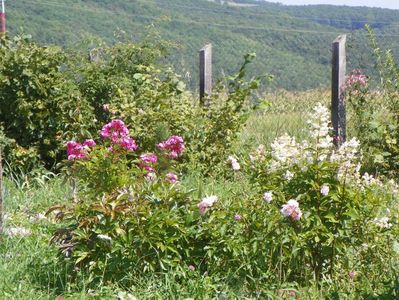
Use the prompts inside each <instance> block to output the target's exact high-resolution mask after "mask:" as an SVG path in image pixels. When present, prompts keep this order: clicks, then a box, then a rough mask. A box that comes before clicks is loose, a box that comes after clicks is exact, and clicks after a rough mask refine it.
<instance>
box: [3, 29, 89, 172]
mask: <svg viewBox="0 0 399 300" xmlns="http://www.w3.org/2000/svg"><path fill="white" fill-rule="evenodd" d="M0 42H1V48H0V104H1V105H0V106H1V108H0V122H1V126H2V128H3V130H2V131H3V133H4V136H5V137H7V139H8V142H7V143H6V144H5V154H6V157H7V159H8V160H9V162H10V163H11V164H12V167H13V169H17V170H18V169H19V168H20V169H22V171H23V172H24V170H25V171H29V170H30V169H32V168H34V167H36V166H37V164H38V163H39V162H40V163H43V164H44V165H45V166H46V167H51V166H53V164H54V163H55V162H56V161H57V159H59V158H60V156H61V155H62V153H61V149H62V148H63V143H64V141H65V139H68V138H72V137H74V136H79V135H86V134H88V131H89V129H90V126H91V125H90V124H91V123H90V122H89V120H90V121H91V120H92V119H93V118H94V114H93V111H92V109H91V107H90V106H89V105H88V104H87V102H86V101H84V99H82V97H81V94H80V93H79V90H77V88H76V86H75V84H74V83H73V82H72V81H71V80H70V79H68V78H67V77H66V76H65V75H64V72H63V71H62V69H63V68H65V66H66V63H67V56H66V55H65V54H64V53H63V51H62V49H61V48H59V47H54V46H49V47H43V46H39V45H37V44H35V43H31V42H29V40H28V37H26V36H21V37H16V38H14V39H8V38H5V37H2V38H1V40H0Z"/></svg>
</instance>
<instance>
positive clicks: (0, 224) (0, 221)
mask: <svg viewBox="0 0 399 300" xmlns="http://www.w3.org/2000/svg"><path fill="white" fill-rule="evenodd" d="M3 208H4V206H3V153H2V149H1V146H0V234H3V232H4V210H3Z"/></svg>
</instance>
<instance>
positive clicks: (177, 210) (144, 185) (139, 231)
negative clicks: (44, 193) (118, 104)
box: [49, 119, 199, 279]
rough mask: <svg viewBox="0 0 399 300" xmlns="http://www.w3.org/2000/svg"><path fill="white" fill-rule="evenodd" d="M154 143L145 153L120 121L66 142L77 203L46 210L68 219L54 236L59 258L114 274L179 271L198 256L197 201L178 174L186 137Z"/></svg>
mask: <svg viewBox="0 0 399 300" xmlns="http://www.w3.org/2000/svg"><path fill="white" fill-rule="evenodd" d="M155 146H156V145H154V152H144V153H140V143H139V141H136V140H135V139H134V131H129V130H128V128H127V126H126V125H125V123H124V122H123V121H122V120H118V119H115V120H112V121H111V122H109V123H108V124H106V125H104V126H103V127H102V129H101V131H100V133H99V139H98V140H96V141H94V140H86V141H85V142H83V143H79V142H76V141H70V142H68V143H67V147H66V148H67V149H66V150H67V158H68V164H67V165H68V168H69V172H70V175H71V176H72V178H74V180H75V182H76V185H77V192H76V194H75V195H74V201H72V202H70V203H62V204H60V205H56V206H54V207H52V208H51V209H50V210H49V212H51V211H53V210H57V212H58V214H57V216H58V217H59V220H60V222H61V223H62V224H63V226H62V228H61V229H59V230H57V231H56V232H55V233H54V235H53V241H54V242H55V243H56V244H57V245H58V246H59V249H60V258H62V259H65V258H66V259H67V260H71V261H73V263H74V264H76V265H77V266H79V267H82V268H85V269H86V268H87V269H88V270H90V272H91V273H92V274H97V275H101V274H103V275H104V274H105V276H106V277H107V278H110V279H111V278H116V277H118V276H117V274H120V275H121V276H123V274H125V273H124V272H125V270H126V269H128V268H134V270H137V271H142V272H147V271H159V270H162V269H164V268H166V267H168V268H169V267H175V268H178V267H180V266H181V264H180V261H182V260H184V257H185V256H187V255H188V254H189V253H191V252H193V253H194V251H193V247H194V245H195V243H194V241H193V239H194V236H193V232H191V231H188V230H187V224H188V223H187V222H189V223H190V221H189V220H188V219H187V218H192V219H195V218H199V212H198V211H197V210H190V207H191V206H194V205H191V204H190V202H189V198H188V194H187V193H186V192H185V191H183V190H182V189H181V187H180V185H179V181H178V175H177V174H176V173H175V171H173V170H174V167H175V165H176V160H175V159H176V158H178V156H180V155H182V154H183V151H184V149H185V143H184V140H183V138H182V137H180V136H172V137H170V138H169V139H167V140H166V141H163V142H160V143H159V144H158V146H157V147H155ZM195 216H197V217H195ZM115 276H116V277H115ZM118 278H119V277H118Z"/></svg>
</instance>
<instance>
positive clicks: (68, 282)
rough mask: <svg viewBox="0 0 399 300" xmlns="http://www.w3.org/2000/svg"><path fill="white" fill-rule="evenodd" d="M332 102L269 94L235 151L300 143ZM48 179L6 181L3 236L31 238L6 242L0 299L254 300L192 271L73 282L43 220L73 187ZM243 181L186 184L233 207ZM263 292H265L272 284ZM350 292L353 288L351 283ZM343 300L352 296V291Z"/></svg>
mask: <svg viewBox="0 0 399 300" xmlns="http://www.w3.org/2000/svg"><path fill="white" fill-rule="evenodd" d="M329 97H330V96H329V93H328V92H326V91H312V92H301V93H286V92H277V93H274V94H270V95H268V96H267V97H266V99H267V100H269V101H270V102H271V103H272V105H271V106H270V107H269V108H268V109H266V110H264V111H257V112H255V113H254V114H253V115H251V116H250V118H249V120H248V123H247V125H246V128H245V129H244V131H243V132H242V133H241V136H240V141H239V143H238V146H237V150H238V152H240V151H242V152H243V153H245V151H247V150H248V149H250V148H253V147H256V146H258V145H259V144H265V145H269V144H270V142H271V141H272V140H273V139H274V138H276V137H277V136H279V135H282V134H283V133H285V132H287V133H288V134H290V135H293V136H296V137H297V138H298V139H302V138H306V133H305V131H304V128H305V127H306V123H307V117H306V116H307V114H308V113H309V112H310V111H311V110H312V108H313V107H314V105H315V104H316V103H317V102H321V103H323V104H326V105H328V103H329ZM47 177H48V178H50V179H48V178H47ZM47 177H45V176H44V177H43V178H36V179H35V180H33V181H32V180H30V181H29V180H26V181H24V180H16V179H12V178H8V179H6V182H5V211H6V215H5V228H6V231H9V230H10V229H14V230H22V228H24V229H25V230H26V232H25V233H26V236H7V235H5V236H2V237H1V243H0V274H1V276H0V299H59V300H61V299H121V300H124V299H126V300H128V299H135V298H134V297H136V298H137V299H215V298H216V299H256V297H255V298H253V297H252V298H246V297H245V293H244V294H243V293H242V291H240V287H239V286H236V287H234V286H231V285H229V284H228V283H229V282H228V278H220V279H218V278H210V277H208V276H203V275H202V274H193V276H192V277H189V278H186V279H185V280H184V281H181V280H180V279H176V278H175V276H174V274H173V273H171V274H166V275H165V274H164V275H157V274H154V275H153V276H142V277H140V278H137V279H135V280H133V281H134V282H136V283H135V284H134V285H133V286H129V287H124V286H112V285H111V286H109V285H107V284H106V283H100V284H99V286H97V287H95V288H93V287H91V288H90V289H89V288H88V287H87V286H86V282H87V278H85V275H84V274H80V273H79V272H80V271H79V270H76V272H75V273H76V278H78V280H72V279H71V278H70V277H69V276H70V275H68V274H70V272H67V270H66V269H65V266H63V265H60V264H58V263H57V262H56V259H55V258H56V255H57V251H56V249H55V247H54V246H53V245H50V244H49V237H50V233H51V232H52V230H53V229H54V228H55V227H56V226H57V225H56V224H55V222H54V220H53V218H52V217H51V216H49V217H47V218H44V217H43V215H44V213H45V211H46V209H47V208H48V207H49V206H51V205H52V204H55V203H62V202H64V201H69V199H70V195H71V188H70V185H69V184H68V183H66V182H64V180H63V178H62V177H61V176H53V175H52V174H48V176H47ZM238 179H239V180H240V182H241V184H240V185H237V184H235V183H233V182H229V181H224V180H217V179H214V178H208V179H203V178H202V177H200V176H198V175H195V174H189V175H188V176H187V178H185V179H184V181H183V182H182V185H183V186H185V187H187V189H193V190H194V192H193V193H194V194H195V193H197V194H198V197H200V196H201V195H204V194H208V195H209V194H217V195H219V196H220V198H221V199H222V202H223V203H224V204H225V205H228V201H229V198H230V197H231V195H247V194H250V193H251V188H250V185H249V184H247V182H246V179H245V178H238ZM334 284H335V283H334V282H333V281H331V282H328V280H327V281H326V286H325V287H324V286H317V285H316V284H315V283H312V282H310V283H309V284H308V285H307V286H308V287H307V288H301V289H300V290H298V291H297V295H298V298H297V299H325V298H326V295H331V294H333V291H334V288H335V286H334ZM260 288H261V289H265V290H268V287H260ZM285 288H286V286H284V284H283V283H276V285H275V286H274V287H270V297H269V298H270V299H282V298H285V296H284V295H286V294H285V292H284V291H285ZM291 288H292V287H291ZM346 288H347V289H348V290H350V289H351V283H350V282H348V286H347V287H346ZM133 295H134V296H133ZM215 295H216V296H215ZM286 298H289V297H286ZM334 299H341V298H334ZM345 299H353V298H351V296H350V295H349V294H348V296H347V297H346V298H345ZM373 299H374V298H373ZM386 299H389V298H386Z"/></svg>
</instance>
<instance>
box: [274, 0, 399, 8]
mask: <svg viewBox="0 0 399 300" xmlns="http://www.w3.org/2000/svg"><path fill="white" fill-rule="evenodd" d="M268 1H270V2H280V3H283V4H293V5H303V4H333V5H348V6H370V7H384V8H392V9H399V1H398V0H378V1H377V0H268Z"/></svg>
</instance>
